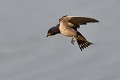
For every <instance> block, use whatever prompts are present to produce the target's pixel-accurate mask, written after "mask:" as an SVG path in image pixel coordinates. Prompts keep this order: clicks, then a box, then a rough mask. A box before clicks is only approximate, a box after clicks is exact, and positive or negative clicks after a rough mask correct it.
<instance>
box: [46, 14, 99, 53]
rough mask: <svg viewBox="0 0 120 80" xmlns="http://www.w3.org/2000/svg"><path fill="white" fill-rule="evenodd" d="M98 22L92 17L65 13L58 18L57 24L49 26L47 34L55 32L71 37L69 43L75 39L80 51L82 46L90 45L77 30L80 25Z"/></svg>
mask: <svg viewBox="0 0 120 80" xmlns="http://www.w3.org/2000/svg"><path fill="white" fill-rule="evenodd" d="M96 22H99V21H98V20H96V19H94V18H89V17H80V16H68V15H65V16H63V17H61V18H60V19H59V24H57V25H56V26H54V27H51V28H50V29H49V30H48V32H47V36H46V37H48V36H53V35H56V34H62V35H64V36H66V37H71V38H72V40H71V43H72V44H73V45H74V42H75V41H77V44H78V46H79V48H80V50H81V51H83V49H84V48H86V47H88V46H90V45H92V44H93V43H92V42H89V41H88V40H87V39H86V38H85V37H84V36H83V35H82V34H81V33H80V32H79V31H78V29H79V28H80V25H86V24H87V23H96Z"/></svg>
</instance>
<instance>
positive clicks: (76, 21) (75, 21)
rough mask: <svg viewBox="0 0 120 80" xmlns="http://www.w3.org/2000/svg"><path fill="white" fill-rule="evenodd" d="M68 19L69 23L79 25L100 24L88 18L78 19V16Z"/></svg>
mask: <svg viewBox="0 0 120 80" xmlns="http://www.w3.org/2000/svg"><path fill="white" fill-rule="evenodd" d="M66 17H67V18H68V22H70V23H73V24H77V25H81V24H86V23H95V22H99V21H98V20H96V19H93V18H88V17H78V16H66Z"/></svg>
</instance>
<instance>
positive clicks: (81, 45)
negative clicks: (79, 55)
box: [76, 32, 93, 51]
mask: <svg viewBox="0 0 120 80" xmlns="http://www.w3.org/2000/svg"><path fill="white" fill-rule="evenodd" d="M76 40H77V43H78V46H79V48H80V50H81V51H82V50H83V49H84V48H86V47H88V46H89V45H91V44H93V43H91V42H89V41H87V40H86V39H85V37H84V36H83V35H82V34H81V33H80V32H78V37H77V38H76Z"/></svg>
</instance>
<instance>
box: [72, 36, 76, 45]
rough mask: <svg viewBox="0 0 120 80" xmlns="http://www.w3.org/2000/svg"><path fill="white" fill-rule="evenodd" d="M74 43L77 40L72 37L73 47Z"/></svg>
mask: <svg viewBox="0 0 120 80" xmlns="http://www.w3.org/2000/svg"><path fill="white" fill-rule="evenodd" d="M74 42H75V38H74V37H72V40H71V43H72V44H73V45H75V44H74Z"/></svg>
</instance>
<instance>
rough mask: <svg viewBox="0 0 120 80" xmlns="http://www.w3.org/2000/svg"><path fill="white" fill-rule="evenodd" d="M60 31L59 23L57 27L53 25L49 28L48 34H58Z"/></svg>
mask: <svg viewBox="0 0 120 80" xmlns="http://www.w3.org/2000/svg"><path fill="white" fill-rule="evenodd" d="M59 33H60V30H59V24H57V25H56V26H55V27H52V28H50V29H49V30H48V33H47V36H46V37H48V36H53V35H56V34H59Z"/></svg>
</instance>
